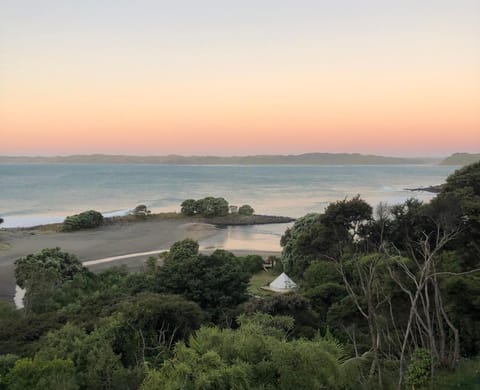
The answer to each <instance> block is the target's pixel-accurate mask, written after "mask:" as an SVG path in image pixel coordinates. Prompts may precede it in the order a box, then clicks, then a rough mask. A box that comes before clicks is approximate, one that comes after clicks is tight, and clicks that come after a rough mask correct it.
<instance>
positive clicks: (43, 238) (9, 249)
mask: <svg viewBox="0 0 480 390" xmlns="http://www.w3.org/2000/svg"><path fill="white" fill-rule="evenodd" d="M217 234H221V233H220V231H219V229H217V228H216V227H215V226H213V225H211V224H206V223H197V222H186V221H185V220H178V219H170V220H152V221H142V222H129V223H118V224H112V225H107V226H104V227H101V228H99V229H94V230H84V231H78V232H71V233H59V232H44V231H41V230H38V229H34V230H33V229H32V230H15V229H3V230H2V229H0V299H3V300H8V301H12V299H13V296H14V294H15V277H14V273H13V269H14V262H15V260H16V259H18V258H20V257H22V256H26V255H28V254H30V253H36V252H39V251H40V250H42V249H43V248H54V247H57V246H58V247H60V248H61V249H62V250H64V251H66V252H70V253H73V254H75V255H76V256H77V257H78V258H79V260H80V261H82V262H91V261H94V260H102V259H105V258H110V257H115V256H122V255H132V256H129V257H128V258H122V259H115V260H112V261H105V262H102V263H100V264H91V265H89V266H88V267H89V268H90V269H91V270H92V271H99V270H103V269H106V268H109V267H113V266H121V265H125V266H127V267H128V268H130V269H134V270H135V269H141V268H142V267H143V264H144V261H145V259H146V258H147V257H148V256H149V255H145V254H144V255H138V256H136V255H135V254H137V253H144V252H149V251H160V250H165V249H168V248H169V247H170V246H171V245H172V244H173V243H174V242H176V241H179V240H183V239H185V238H192V239H194V240H197V241H201V240H204V239H206V238H209V237H212V236H214V235H217ZM214 249H215V248H208V249H205V250H203V251H202V252H204V253H209V252H212V251H213V250H214ZM233 252H234V253H235V254H236V255H238V256H242V255H247V254H252V253H256V254H259V255H262V256H264V257H267V256H270V255H274V256H279V255H280V253H279V252H269V251H258V250H235V251H233Z"/></svg>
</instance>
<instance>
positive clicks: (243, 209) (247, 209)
mask: <svg viewBox="0 0 480 390" xmlns="http://www.w3.org/2000/svg"><path fill="white" fill-rule="evenodd" d="M254 213H255V210H254V209H253V207H252V206H250V205H249V204H244V205H243V206H240V207H239V208H238V214H240V215H253V214H254Z"/></svg>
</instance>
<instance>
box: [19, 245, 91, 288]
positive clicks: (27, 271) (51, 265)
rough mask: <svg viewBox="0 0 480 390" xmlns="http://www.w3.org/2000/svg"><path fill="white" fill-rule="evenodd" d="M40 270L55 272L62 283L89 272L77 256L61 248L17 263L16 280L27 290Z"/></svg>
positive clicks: (25, 258) (46, 251) (42, 252)
mask: <svg viewBox="0 0 480 390" xmlns="http://www.w3.org/2000/svg"><path fill="white" fill-rule="evenodd" d="M39 269H44V270H52V271H54V272H55V273H56V274H57V275H58V277H59V278H60V280H61V281H66V280H71V279H73V277H74V276H75V275H76V274H79V273H85V272H88V271H87V269H86V268H84V267H83V265H82V263H81V262H80V261H79V260H78V259H77V257H76V256H75V255H72V254H70V253H67V252H62V251H61V249H60V248H48V249H42V250H41V251H40V252H39V253H35V254H30V255H28V256H26V257H21V258H20V259H18V260H16V261H15V279H16V281H17V284H18V285H19V286H20V287H22V288H25V285H26V283H27V281H29V280H32V279H34V278H35V277H36V273H37V272H38V270H39Z"/></svg>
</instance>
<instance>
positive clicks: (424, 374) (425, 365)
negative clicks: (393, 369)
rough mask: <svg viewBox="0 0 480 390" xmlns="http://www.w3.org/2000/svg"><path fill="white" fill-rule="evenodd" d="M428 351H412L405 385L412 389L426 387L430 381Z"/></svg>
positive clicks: (422, 349)
mask: <svg viewBox="0 0 480 390" xmlns="http://www.w3.org/2000/svg"><path fill="white" fill-rule="evenodd" d="M431 359H432V356H431V354H430V351H428V350H426V349H424V348H418V349H416V350H415V351H413V353H412V356H411V357H410V362H409V363H408V367H407V372H406V376H405V384H406V385H407V386H409V387H411V388H413V389H419V388H422V387H426V386H427V385H428V383H429V381H430V361H431Z"/></svg>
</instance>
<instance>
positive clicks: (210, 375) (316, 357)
mask: <svg viewBox="0 0 480 390" xmlns="http://www.w3.org/2000/svg"><path fill="white" fill-rule="evenodd" d="M239 325H240V327H239V328H238V329H235V330H233V329H220V328H217V327H202V328H200V330H198V331H197V332H196V334H195V335H194V336H191V337H190V338H189V340H188V345H187V344H185V343H179V344H178V345H177V347H176V348H175V355H174V356H173V357H172V358H171V359H169V360H168V361H166V362H165V364H164V365H163V366H162V368H161V369H160V370H158V371H150V372H149V373H148V374H147V377H146V379H145V382H144V384H143V386H142V389H143V390H150V389H157V388H165V389H228V388H234V389H293V388H295V389H320V388H328V389H335V388H340V387H341V384H340V373H341V356H342V352H341V348H340V346H339V345H338V344H337V343H336V342H332V341H329V340H326V339H323V338H317V339H315V340H312V341H307V340H297V341H286V332H288V329H291V327H292V325H293V320H292V319H291V318H288V317H273V316H268V315H265V314H257V315H254V316H252V317H246V316H244V317H242V318H240V319H239Z"/></svg>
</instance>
